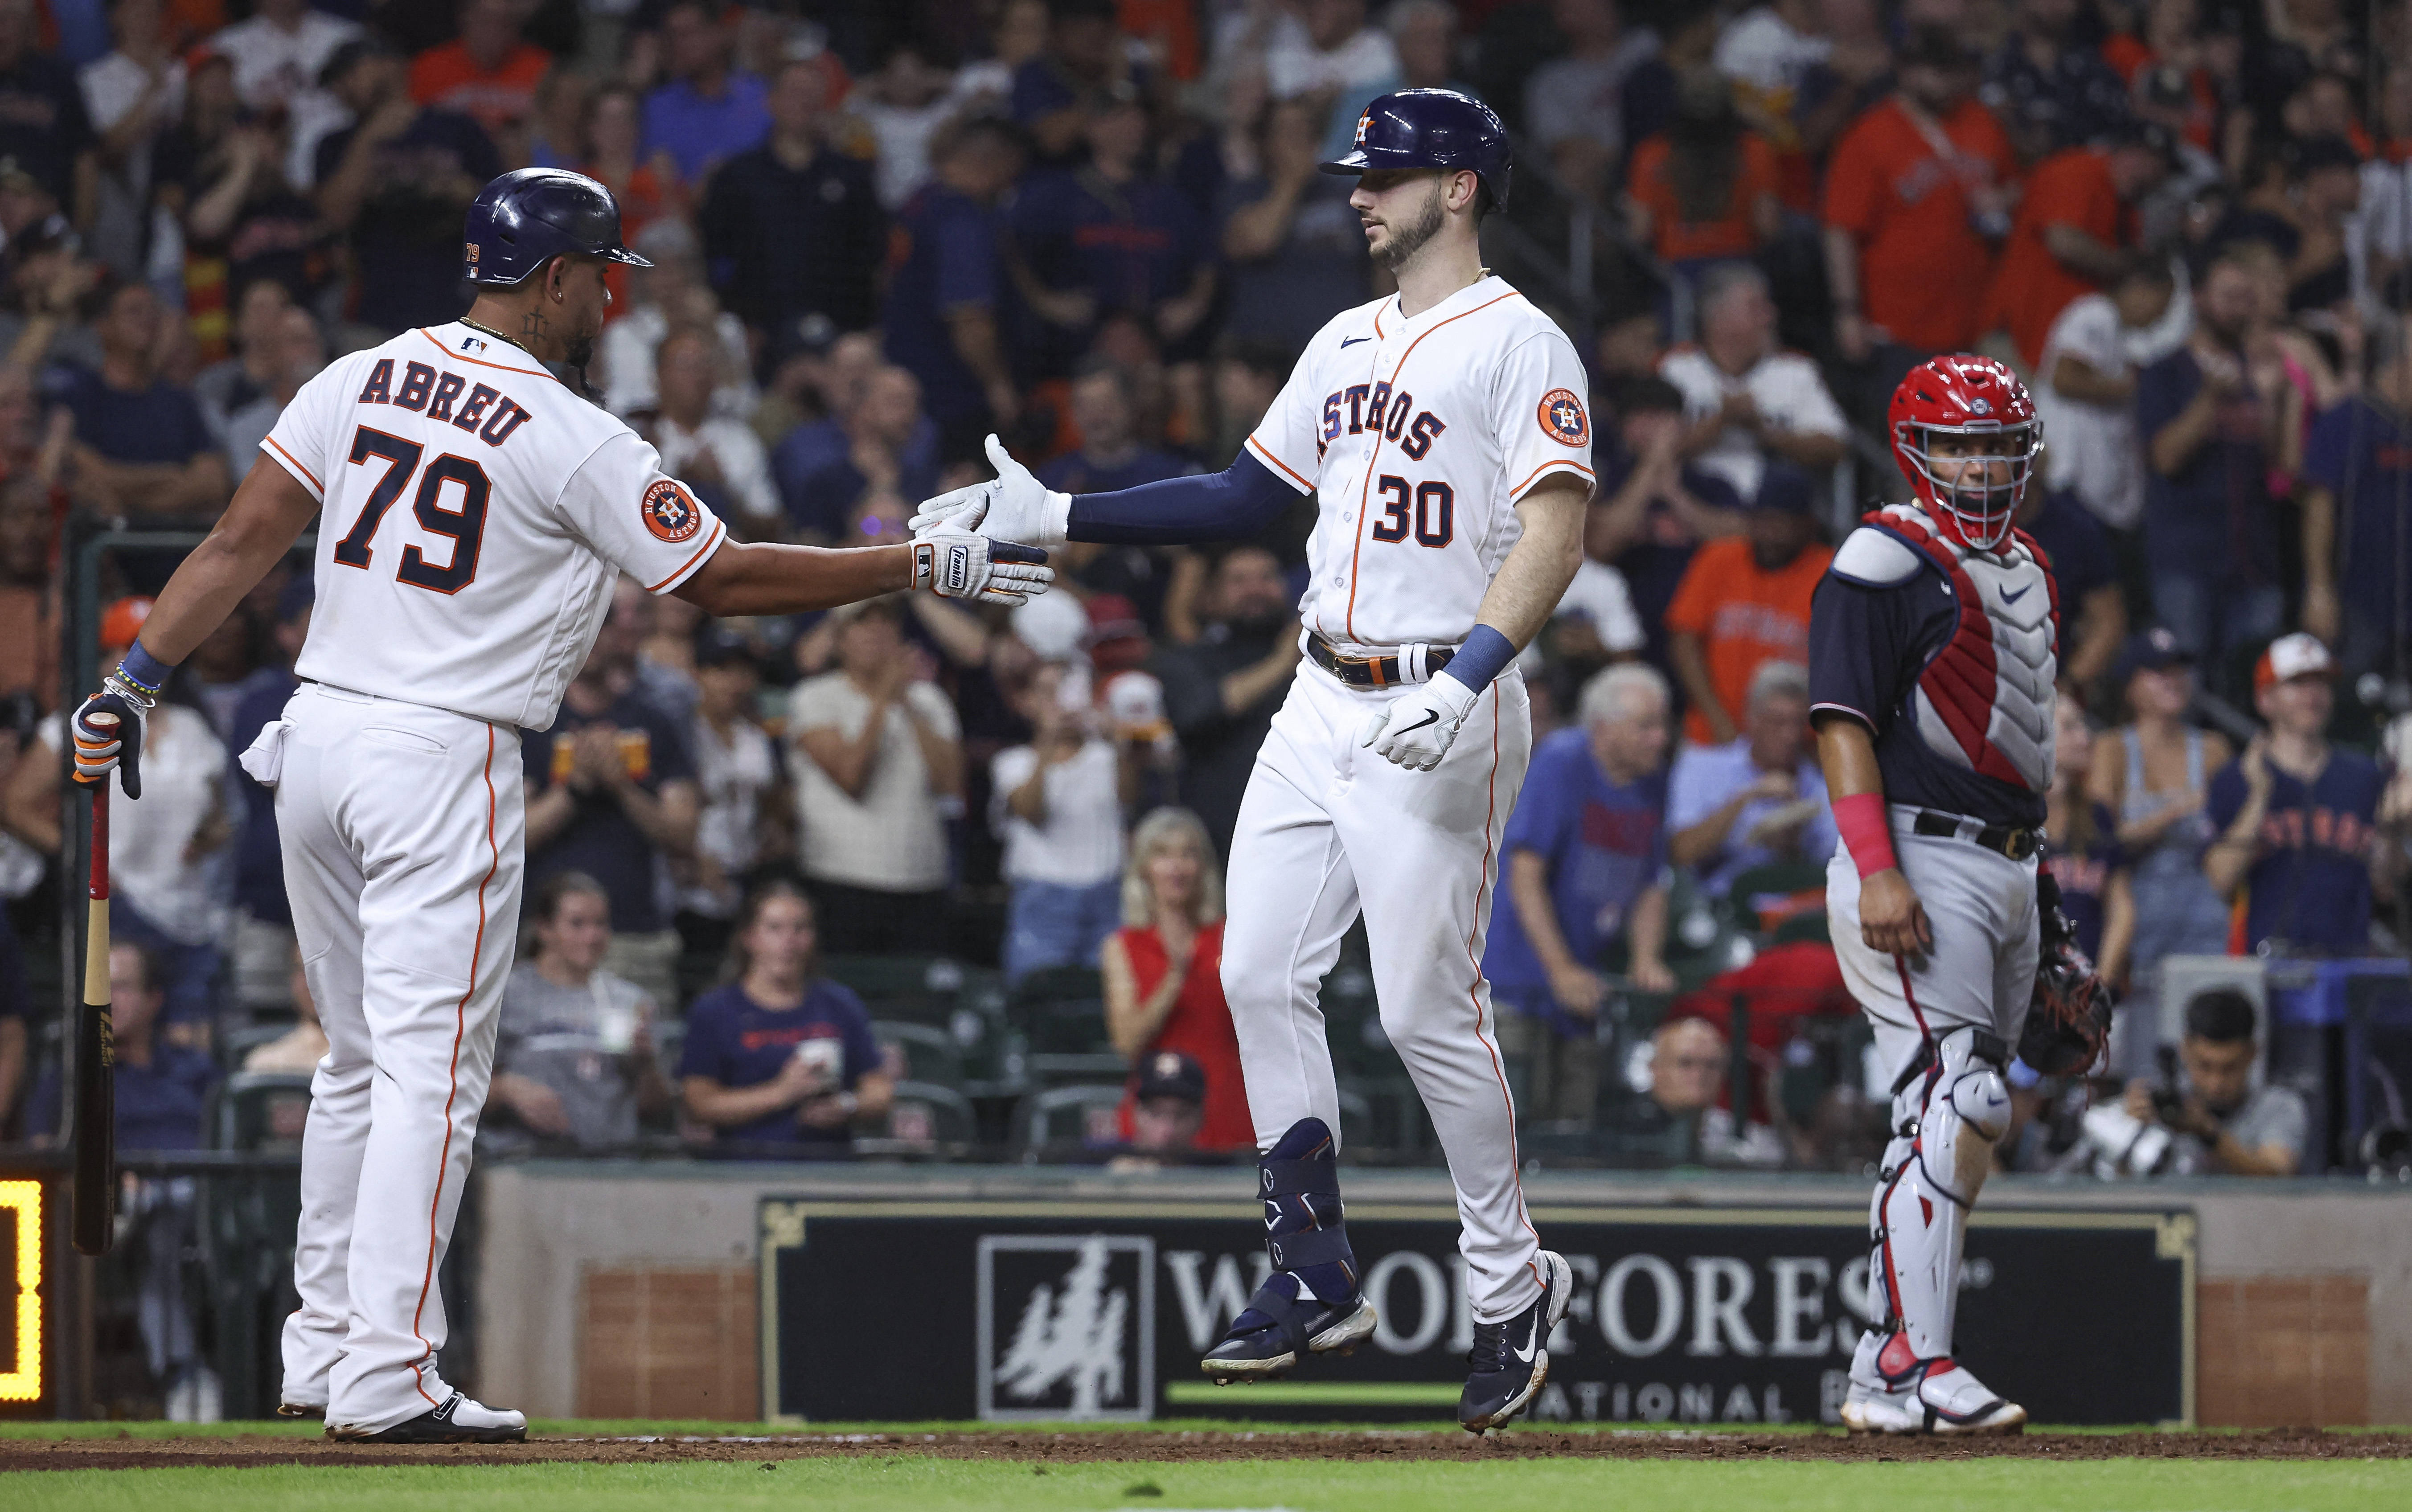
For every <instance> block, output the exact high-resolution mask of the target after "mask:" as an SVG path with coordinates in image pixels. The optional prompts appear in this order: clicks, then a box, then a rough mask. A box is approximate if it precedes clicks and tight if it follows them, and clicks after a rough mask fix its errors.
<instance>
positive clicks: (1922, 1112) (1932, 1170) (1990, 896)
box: [1826, 804, 2040, 1362]
mask: <svg viewBox="0 0 2412 1512" xmlns="http://www.w3.org/2000/svg"><path fill="white" fill-rule="evenodd" d="M1888 815H1889V816H1890V820H1891V827H1892V843H1893V851H1894V854H1895V856H1896V857H1897V859H1899V860H1900V863H1901V870H1902V874H1903V875H1904V876H1905V877H1907V878H1908V879H1909V885H1910V887H1911V888H1912V889H1913V890H1915V891H1916V892H1917V894H1918V899H1919V903H1921V904H1922V905H1924V907H1925V909H1926V918H1927V923H1928V924H1929V925H1930V926H1931V927H1932V929H1933V930H1934V948H1933V949H1931V950H1928V951H1925V952H1923V953H1922V954H1919V955H1913V956H1895V955H1888V954H1885V953H1883V952H1880V951H1876V950H1872V949H1870V948H1869V947H1868V946H1867V943H1866V941H1865V940H1863V939H1862V938H1861V937H1860V873H1859V868H1858V867H1857V866H1856V865H1855V864H1854V863H1853V862H1852V860H1851V856H1850V851H1849V849H1848V847H1846V846H1841V845H1838V846H1836V847H1835V850H1834V858H1833V859H1832V860H1831V862H1829V863H1828V865H1827V868H1826V908H1827V918H1828V920H1829V921H1830V923H1831V929H1832V933H1833V939H1834V954H1835V955H1836V957H1837V958H1839V959H1840V961H1841V962H1842V967H1843V977H1844V980H1845V981H1846V983H1848V984H1849V987H1850V990H1851V996H1852V997H1853V998H1855V999H1857V1000H1858V1002H1859V1005H1860V1008H1861V1010H1862V1011H1864V1012H1865V1013H1866V1014H1867V1016H1868V1022H1869V1024H1870V1025H1871V1026H1873V1027H1874V1029H1875V1040H1876V1053H1877V1056H1878V1058H1879V1064H1881V1065H1882V1066H1883V1067H1884V1071H1885V1076H1886V1078H1887V1079H1888V1081H1894V1080H1897V1079H1900V1078H1901V1076H1902V1074H1903V1073H1904V1072H1905V1071H1907V1070H1909V1069H1910V1068H1911V1067H1912V1066H1915V1065H1919V1064H1920V1063H1921V1062H1923V1063H1924V1066H1925V1069H1923V1070H1922V1071H1921V1072H1920V1073H1919V1075H1917V1076H1914V1077H1912V1078H1910V1079H1908V1080H1907V1081H1906V1082H1905V1083H1904V1084H1902V1085H1901V1086H1900V1087H1899V1089H1898V1090H1897V1091H1895V1092H1894V1094H1892V1108H1891V1113H1890V1119H1891V1130H1892V1138H1891V1139H1890V1142H1889V1143H1888V1144H1887V1146H1886V1148H1885V1154H1884V1171H1885V1179H1884V1180H1882V1181H1881V1182H1879V1183H1878V1185H1877V1187H1876V1191H1875V1197H1874V1199H1873V1200H1872V1201H1871V1203H1870V1206H1869V1215H1868V1217H1869V1231H1870V1240H1871V1242H1872V1244H1873V1246H1874V1249H1873V1253H1872V1255H1871V1257H1870V1263H1871V1267H1872V1276H1873V1279H1874V1281H1875V1284H1872V1285H1871V1287H1870V1288H1869V1292H1870V1299H1871V1302H1872V1304H1873V1306H1874V1307H1875V1310H1877V1311H1878V1312H1879V1313H1881V1314H1885V1315H1884V1316H1879V1317H1878V1318H1876V1319H1875V1321H1876V1322H1877V1323H1878V1324H1880V1325H1881V1324H1883V1323H1885V1322H1886V1321H1887V1319H1888V1317H1890V1316H1893V1315H1897V1316H1898V1318H1899V1321H1900V1324H1901V1332H1902V1334H1903V1335H1904V1339H1903V1340H1902V1341H1900V1342H1901V1343H1905V1344H1906V1346H1907V1349H1908V1351H1909V1353H1910V1355H1911V1356H1912V1357H1913V1358H1921V1359H1934V1358H1942V1357H1946V1356H1949V1354H1950V1353H1951V1348H1952V1344H1951V1338H1952V1328H1953V1324H1954V1321H1955V1319H1956V1316H1957V1313H1958V1309H1959V1301H1960V1258H1961V1249H1962V1245H1963V1242H1964V1240H1965V1239H1966V1234H1967V1221H1968V1214H1969V1212H1970V1211H1971V1210H1972V1209H1974V1208H1975V1206H1976V1203H1977V1196H1978V1192H1979V1191H1981V1190H1982V1189H1983V1187H1984V1183H1985V1176H1986V1173H1987V1171H1989V1170H1990V1169H1991V1167H1992V1164H1993V1143H1994V1141H1995V1140H1996V1139H1998V1138H2000V1137H2001V1135H2002V1134H2003V1132H2004V1131H2005V1130H2006V1129H2007V1127H2008V1120H2009V1101H2008V1088H2007V1087H2006V1086H2005V1085H2004V1082H2003V1079H2002V1076H2001V1071H2002V1069H2003V1068H2002V1067H2000V1066H1996V1065H1993V1064H1991V1063H1990V1062H1987V1061H1984V1060H1982V1059H1981V1058H1979V1057H1978V1053H1977V1050H1978V1046H1977V1032H1978V1031H1982V1032H1983V1033H1985V1034H1986V1035H1992V1036H1993V1037H1995V1038H1996V1039H1998V1040H1999V1042H2000V1045H2001V1047H2002V1050H2003V1053H2004V1054H2005V1056H2007V1055H2008V1053H2010V1052H2012V1051H2014V1050H2015V1049H2016V1047H2017V1045H2018V1039H2019V1031H2020V1029H2021V1028H2022V1026H2023V1025H2024V1024H2025V1022H2026V1015H2027V1001H2028V999H2029V997H2030V996H2031V995H2032V994H2033V992H2034V989H2035V974H2036V957H2037V941H2038V928H2039V924H2040V920H2039V918H2038V916H2037V911H2036V899H2035V884H2036V862H2035V860H2034V859H2033V858H2030V859H2026V860H2023V861H2016V860H2012V859H2009V858H2008V857H2007V856H2004V855H2002V854H2001V853H2000V852H1998V851H1993V850H1988V849H1986V848H1985V847H1984V846H1982V845H1979V844H1976V843H1975V842H1974V841H1973V840H1970V839H1966V838H1963V837H1962V836H1957V835H1949V836H1947V835H1920V834H1916V833H1913V832H1912V831H1911V829H1910V825H1911V824H1912V822H1913V821H1914V820H1915V819H1916V818H1917V815H1918V811H1917V810H1916V809H1914V808H1910V807H1907V806H1905V805H1902V804H1892V805H1889V807H1888ZM1977 828H1978V826H1977V824H1976V822H1975V821H1974V820H1963V821H1962V829H1963V833H1964V832H1965V831H1968V830H1973V829H1977ZM1930 1051H1931V1054H1930ZM1875 1342H1876V1341H1875V1340H1874V1339H1871V1340H1869V1341H1866V1342H1864V1343H1862V1344H1861V1347H1860V1355H1861V1356H1862V1357H1864V1359H1865V1360H1866V1361H1869V1362H1873V1361H1874V1360H1875V1358H1876V1357H1875V1349H1874V1345H1875Z"/></svg>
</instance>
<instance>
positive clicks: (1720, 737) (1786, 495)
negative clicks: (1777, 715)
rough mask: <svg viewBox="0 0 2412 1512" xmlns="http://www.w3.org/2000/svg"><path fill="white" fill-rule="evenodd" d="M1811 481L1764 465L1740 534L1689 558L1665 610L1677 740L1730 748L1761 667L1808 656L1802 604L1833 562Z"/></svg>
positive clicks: (1788, 468) (1784, 466)
mask: <svg viewBox="0 0 2412 1512" xmlns="http://www.w3.org/2000/svg"><path fill="white" fill-rule="evenodd" d="M1817 492H1818V491H1817V482H1816V479H1815V478H1814V477H1810V475H1809V474H1808V473H1806V472H1804V471H1802V469H1801V468H1798V467H1795V466H1793V465H1792V464H1791V463H1790V462H1769V463H1768V464H1767V471H1766V473H1765V475H1764V476H1763V477H1761V478H1760V479H1759V485H1758V497H1757V498H1755V499H1753V500H1752V501H1751V502H1750V503H1749V504H1748V505H1747V506H1744V507H1745V509H1746V511H1747V513H1746V514H1745V516H1744V520H1743V527H1744V528H1743V534H1742V535H1740V536H1726V537H1725V538H1723V539H1722V540H1713V541H1710V542H1707V543H1706V544H1704V545H1703V546H1701V548H1700V549H1699V550H1698V551H1695V552H1693V553H1692V565H1691V566H1690V567H1688V568H1686V569H1685V571H1684V581H1683V584H1682V586H1680V587H1678V588H1677V589H1676V590H1675V601H1674V602H1673V603H1671V604H1669V605H1668V606H1667V629H1668V632H1669V637H1668V650H1669V653H1670V654H1671V656H1672V659H1673V661H1674V663H1675V675H1676V676H1677V677H1678V678H1679V679H1680V680H1681V681H1682V683H1683V684H1684V699H1685V701H1686V702H1688V703H1689V704H1690V705H1691V706H1692V707H1691V711H1690V712H1688V713H1686V714H1685V715H1684V739H1685V740H1687V741H1692V742H1693V743H1695V744H1698V745H1726V744H1730V743H1731V742H1732V741H1733V740H1734V739H1735V737H1736V736H1737V734H1738V733H1739V732H1740V729H1741V723H1740V721H1741V717H1742V711H1743V704H1744V703H1746V702H1747V701H1748V699H1749V695H1750V680H1751V678H1752V677H1753V676H1755V675H1756V674H1757V673H1758V668H1759V666H1760V664H1762V663H1765V662H1772V661H1784V662H1801V663H1803V664H1804V665H1805V664H1806V662H1807V661H1808V658H1809V598H1810V595H1812V594H1814V593H1815V592H1816V588H1817V580H1818V579H1820V578H1822V577H1824V576H1825V575H1826V565H1827V564H1828V563H1829V562H1831V561H1832V560H1833V557H1834V552H1833V549H1832V548H1831V547H1829V546H1826V545H1824V544H1822V543H1820V542H1819V541H1818V539H1817V534H1818V532H1817Z"/></svg>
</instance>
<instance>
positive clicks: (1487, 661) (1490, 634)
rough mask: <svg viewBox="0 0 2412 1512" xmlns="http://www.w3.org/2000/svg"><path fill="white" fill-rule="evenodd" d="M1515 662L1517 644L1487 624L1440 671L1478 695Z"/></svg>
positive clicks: (1475, 631) (1475, 628)
mask: <svg viewBox="0 0 2412 1512" xmlns="http://www.w3.org/2000/svg"><path fill="white" fill-rule="evenodd" d="M1515 659H1516V645H1515V642H1513V641H1511V640H1509V639H1508V638H1507V637H1506V636H1503V635H1501V634H1500V633H1499V632H1498V631H1496V630H1494V629H1493V628H1492V627H1491V626H1489V625H1487V624H1478V625H1476V626H1475V627H1474V633H1473V634H1472V635H1469V636H1467V637H1466V638H1465V644H1463V645H1462V646H1460V647H1458V648H1457V653H1456V654H1455V655H1453V656H1451V657H1449V665H1448V666H1447V667H1444V668H1441V670H1442V671H1444V672H1447V673H1448V674H1449V676H1451V677H1453V678H1455V679H1457V680H1458V681H1459V682H1460V683H1464V684H1465V685H1466V686H1467V687H1469V688H1472V689H1473V690H1474V691H1475V692H1477V693H1479V692H1481V691H1482V690H1483V689H1484V688H1487V687H1489V686H1490V685H1491V680H1492V679H1493V678H1494V677H1497V676H1498V675H1499V674H1500V673H1502V672H1504V671H1506V670H1507V669H1508V663H1509V662H1512V661H1514V660H1515Z"/></svg>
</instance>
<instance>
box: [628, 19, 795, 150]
mask: <svg viewBox="0 0 2412 1512" xmlns="http://www.w3.org/2000/svg"><path fill="white" fill-rule="evenodd" d="M736 45H737V36H736V30H735V24H734V21H733V13H732V15H731V16H729V17H724V15H723V14H722V13H720V12H718V11H717V10H715V9H714V7H711V6H708V5H705V4H702V3H701V0H678V3H677V4H675V5H672V6H670V7H669V8H668V9H667V10H665V11H664V12H663V13H662V54H663V60H664V62H665V63H666V65H667V66H668V71H669V76H670V77H669V82H668V83H665V84H663V85H662V86H661V87H660V88H659V89H656V90H654V92H653V93H652V94H650V95H646V96H645V130H644V137H643V139H642V140H641V141H640V144H639V146H638V149H637V156H638V158H639V160H640V161H643V162H651V161H653V157H654V154H655V153H657V152H665V153H668V154H670V160H671V161H672V162H674V163H676V164H677V165H678V170H679V174H680V176H681V177H682V178H684V180H685V181H686V184H687V187H688V188H690V189H700V188H702V187H703V183H704V181H705V180H706V179H708V178H710V177H711V176H712V170H713V169H715V168H717V167H719V166H720V164H722V163H723V162H725V161H727V160H728V158H729V157H731V156H734V155H735V154H739V153H743V152H747V151H750V150H751V149H753V148H754V147H756V146H757V145H758V144H759V143H760V142H761V140H762V139H763V138H764V137H767V136H769V135H770V134H771V111H770V107H769V106H768V105H767V104H766V103H765V100H764V95H766V93H767V91H765V90H764V88H763V87H762V81H760V80H759V79H757V78H755V77H754V76H753V75H752V74H750V73H745V72H743V71H742V70H740V69H738V68H735V67H732V66H730V63H729V57H730V54H731V53H732V52H733V51H734V50H735V48H736Z"/></svg>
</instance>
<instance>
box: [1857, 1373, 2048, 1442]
mask: <svg viewBox="0 0 2412 1512" xmlns="http://www.w3.org/2000/svg"><path fill="white" fill-rule="evenodd" d="M2026 1422H2027V1410H2026V1409H2025V1408H2024V1407H2022V1406H2020V1405H2019V1404H2018V1403H2017V1402H2006V1401H2004V1400H2003V1399H2002V1398H2001V1397H2000V1396H1998V1395H1996V1394H1995V1393H1994V1392H1993V1390H1992V1389H1990V1388H1989V1387H1987V1386H1986V1385H1985V1383H1984V1382H1982V1381H1979V1380H1978V1379H1977V1377H1976V1376H1974V1375H1972V1374H1970V1373H1969V1372H1968V1369H1967V1367H1966V1366H1964V1365H1960V1364H1957V1363H1955V1362H1953V1361H1952V1360H1951V1359H1950V1358H1949V1357H1946V1358H1942V1359H1929V1360H1920V1361H1919V1362H1918V1366H1917V1370H1916V1373H1915V1374H1914V1375H1913V1376H1912V1377H1911V1379H1910V1381H1909V1383H1908V1384H1907V1385H1905V1386H1898V1387H1895V1386H1885V1385H1878V1384H1874V1383H1870V1382H1868V1381H1864V1380H1862V1379H1861V1378H1860V1374H1859V1373H1858V1372H1856V1371H1854V1372H1853V1373H1852V1376H1851V1389H1850V1393H1849V1395H1847V1396H1846V1397H1845V1398H1844V1400H1843V1426H1844V1427H1845V1428H1847V1429H1849V1430H1850V1431H1852V1432H1854V1433H2016V1432H2019V1431H2022V1430H2023V1429H2024V1428H2025V1427H2026Z"/></svg>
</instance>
